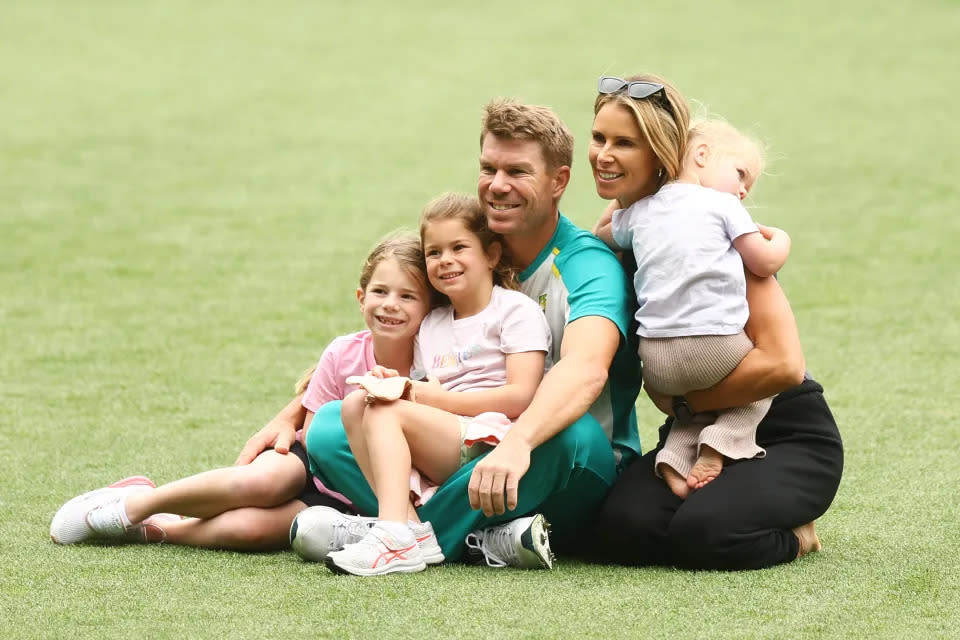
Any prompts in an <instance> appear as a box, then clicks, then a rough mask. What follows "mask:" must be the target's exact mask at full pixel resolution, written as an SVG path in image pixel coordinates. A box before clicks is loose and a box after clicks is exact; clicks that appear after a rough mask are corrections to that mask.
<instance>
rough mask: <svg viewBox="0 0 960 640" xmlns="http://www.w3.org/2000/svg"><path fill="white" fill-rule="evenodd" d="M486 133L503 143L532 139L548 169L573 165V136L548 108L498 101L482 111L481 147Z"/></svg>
mask: <svg viewBox="0 0 960 640" xmlns="http://www.w3.org/2000/svg"><path fill="white" fill-rule="evenodd" d="M487 134H492V135H493V136H494V137H496V138H500V139H503V140H533V141H534V142H536V143H537V144H538V145H539V146H540V150H541V152H542V153H543V159H544V161H545V162H546V164H547V168H548V169H550V170H555V169H559V168H560V167H569V166H571V165H572V164H573V134H571V133H570V130H569V129H567V127H566V125H565V124H563V121H562V120H560V118H559V116H557V114H556V113H554V112H553V110H552V109H550V108H549V107H542V106H539V105H533V104H523V103H520V102H517V101H515V100H510V99H506V98H498V99H496V100H492V101H490V102H489V103H488V104H487V106H486V107H484V110H483V122H482V125H481V127H480V146H481V147H483V141H484V139H485V138H486V137H487Z"/></svg>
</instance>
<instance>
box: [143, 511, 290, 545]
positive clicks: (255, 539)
mask: <svg viewBox="0 0 960 640" xmlns="http://www.w3.org/2000/svg"><path fill="white" fill-rule="evenodd" d="M306 508H307V505H305V504H304V503H303V502H301V501H300V500H290V501H288V502H286V503H285V504H282V505H280V506H278V507H271V508H266V509H264V508H258V507H241V508H239V509H232V510H230V511H225V512H223V513H221V514H219V515H217V516H214V517H212V518H206V519H203V518H188V519H186V520H180V521H175V522H163V523H159V524H157V525H154V526H148V527H145V533H146V535H147V541H148V542H165V543H167V544H176V545H183V546H188V547H202V548H206V549H232V550H236V551H271V550H274V549H287V548H289V546H290V538H289V535H290V525H291V524H292V523H293V519H294V518H295V517H296V515H297V514H298V513H300V512H301V511H303V510H304V509H306Z"/></svg>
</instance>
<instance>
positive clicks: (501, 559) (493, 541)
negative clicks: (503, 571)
mask: <svg viewBox="0 0 960 640" xmlns="http://www.w3.org/2000/svg"><path fill="white" fill-rule="evenodd" d="M464 544H466V545H467V548H469V549H474V550H477V551H479V552H480V553H482V554H483V559H484V560H486V562H487V566H490V567H506V566H507V565H508V564H510V562H516V561H517V559H518V557H517V548H516V544H515V543H514V540H513V532H512V531H511V530H510V527H504V526H499V527H489V528H487V529H481V530H479V531H474V532H472V533H469V534H467V537H466V539H465V540H464Z"/></svg>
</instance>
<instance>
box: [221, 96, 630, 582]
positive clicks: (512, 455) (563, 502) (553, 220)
mask: <svg viewBox="0 0 960 640" xmlns="http://www.w3.org/2000/svg"><path fill="white" fill-rule="evenodd" d="M572 156H573V136H572V135H571V134H570V132H569V131H568V130H567V128H566V127H565V126H564V124H563V123H562V122H561V121H560V119H559V118H558V117H557V116H556V114H554V113H553V112H552V111H551V110H549V109H547V108H545V107H538V106H531V105H524V104H519V103H516V102H512V101H506V100H499V101H494V102H491V103H490V104H488V105H487V107H486V110H485V116H484V120H483V127H482V132H481V150H480V175H479V179H478V185H477V191H478V195H479V198H480V201H481V204H482V206H484V207H485V210H486V213H487V219H488V223H489V225H490V228H491V229H492V230H493V231H495V232H497V233H500V234H502V235H503V236H504V240H505V243H506V245H507V248H508V249H509V251H510V254H511V257H512V259H513V261H514V263H515V264H516V265H517V266H518V267H519V268H520V269H521V272H520V276H519V280H520V282H521V290H522V291H523V292H524V293H525V294H527V295H528V296H530V297H531V298H532V299H534V300H536V301H538V302H539V304H540V305H541V307H542V308H543V309H544V313H545V314H546V317H547V321H548V324H549V325H550V330H551V333H552V335H553V345H554V346H553V353H552V354H551V355H552V360H553V362H554V363H555V364H554V366H553V368H551V369H550V371H549V372H548V373H547V374H546V375H545V376H544V379H543V381H542V382H541V384H540V387H539V388H538V391H537V393H536V395H535V396H534V398H533V401H532V402H531V403H530V406H529V407H528V408H527V410H526V411H524V412H523V414H521V415H520V417H519V418H518V419H517V420H516V423H515V425H514V426H513V428H512V429H511V430H510V431H509V432H508V433H507V435H506V436H505V437H504V439H503V441H502V442H501V443H500V444H499V445H498V446H497V447H495V448H494V449H493V450H492V451H491V452H490V453H489V454H487V455H486V456H484V457H482V458H480V459H478V460H476V461H474V462H473V463H471V464H468V465H466V466H464V467H462V468H461V469H459V470H458V471H457V472H456V473H455V474H454V475H453V476H451V477H450V478H449V479H448V480H447V481H446V482H445V483H444V484H443V486H441V487H440V488H439V489H438V491H437V493H436V494H435V495H434V496H433V497H432V498H431V499H430V500H429V501H428V502H427V503H426V504H425V505H424V506H423V507H421V509H420V510H419V514H420V516H421V519H422V520H424V521H430V522H432V523H433V526H434V529H435V531H436V532H437V538H438V540H439V542H440V546H441V547H442V549H443V553H444V555H445V556H446V557H447V558H448V559H451V560H453V559H456V558H457V557H459V556H460V555H461V553H462V552H463V545H464V539H465V537H466V536H467V534H468V533H470V532H476V533H475V536H476V538H475V541H478V546H481V547H483V550H484V551H485V552H490V553H486V555H487V556H488V561H490V560H491V555H492V556H493V558H492V559H493V560H494V561H495V562H499V561H508V562H509V560H510V559H511V556H513V557H514V558H515V554H514V553H513V551H514V550H513V549H511V548H510V545H511V543H510V539H511V538H512V539H514V540H516V541H518V542H517V544H521V545H524V544H525V545H526V546H528V547H531V544H530V540H529V538H530V537H531V536H533V537H537V534H538V533H540V532H537V531H530V528H531V527H536V526H539V523H541V522H542V518H528V519H527V520H525V521H522V522H521V524H520V525H519V526H513V525H507V526H506V527H500V528H499V529H493V530H491V529H489V527H491V526H492V525H496V524H497V523H501V522H504V521H506V520H511V519H514V518H516V517H517V516H521V515H524V514H530V513H534V512H539V513H542V514H543V515H544V516H545V517H546V519H547V520H549V521H550V522H551V523H552V524H553V546H554V547H555V548H557V549H559V550H562V551H571V552H575V551H576V550H577V548H578V537H579V536H580V535H584V534H587V532H589V529H590V527H589V519H590V518H591V517H592V516H593V514H594V513H595V512H596V510H597V509H598V507H599V505H600V501H601V500H602V499H603V497H604V496H605V495H606V494H607V492H608V490H609V489H610V487H611V486H612V485H613V482H614V479H615V478H616V475H617V469H618V465H622V466H625V465H626V464H627V463H628V462H629V461H630V460H632V459H633V458H634V457H635V456H637V455H638V454H639V453H640V441H639V435H638V433H637V428H636V415H635V413H634V402H635V400H636V397H637V394H638V393H639V389H640V379H639V375H638V372H639V366H638V363H637V362H636V355H635V350H634V349H633V348H631V347H630V346H629V344H628V340H627V335H628V323H629V319H630V301H631V294H630V292H629V291H630V290H629V287H628V285H627V282H626V278H625V275H624V272H623V270H622V268H621V267H620V265H619V263H618V262H617V260H616V257H615V256H614V255H613V253H611V252H610V251H609V250H608V249H607V248H606V247H605V246H604V245H603V243H602V242H600V241H599V240H598V239H597V238H595V237H594V236H593V235H592V234H590V233H589V232H587V231H584V230H582V229H578V228H577V227H576V226H574V225H573V223H572V222H570V221H569V220H568V219H567V218H565V217H563V216H562V215H561V214H560V211H559V203H560V199H561V197H562V196H563V193H564V191H565V190H566V187H567V185H568V184H569V180H570V165H571V164H572V161H573V158H572ZM611 373H612V374H613V375H611ZM298 411H299V409H298V407H297V406H295V405H294V403H291V405H288V407H287V409H285V410H284V412H281V415H280V416H278V417H277V418H276V419H274V421H271V423H270V424H268V425H267V426H266V427H264V429H262V430H261V432H260V433H258V434H257V435H256V436H254V438H252V439H251V440H250V442H248V445H247V447H246V448H245V450H244V453H242V454H241V457H240V459H239V460H238V462H244V461H246V460H247V459H252V455H255V453H256V452H258V451H260V450H262V449H263V448H266V447H269V446H274V448H276V449H277V450H278V451H282V450H283V449H284V448H286V447H287V446H289V443H290V442H291V441H292V434H293V431H292V427H290V426H289V423H290V422H291V421H292V420H291V419H290V416H295V414H296V413H297V412H298ZM306 444H307V449H308V451H309V453H310V457H311V461H312V464H313V466H312V470H313V471H314V472H315V473H316V475H317V476H318V477H320V479H321V480H322V481H323V482H324V483H325V484H326V485H327V486H330V487H332V488H335V489H336V490H338V491H340V492H341V493H343V494H345V495H346V496H348V497H349V498H350V499H351V500H352V501H353V502H354V504H355V505H356V506H357V507H358V508H359V509H361V510H362V511H366V512H370V513H375V512H376V498H375V497H374V496H373V494H372V492H371V491H370V489H369V487H368V486H367V484H366V482H365V481H364V480H363V477H362V475H361V474H360V471H359V469H358V468H357V466H356V463H355V462H354V461H353V458H352V456H351V455H350V449H349V445H348V444H347V440H346V437H345V435H344V433H343V429H342V426H341V425H340V422H339V403H329V404H327V405H325V406H324V407H322V408H321V409H320V411H318V413H317V414H316V416H314V419H313V422H312V424H311V428H310V432H309V437H308V439H307V443H306ZM340 525H341V528H342V525H343V523H340ZM331 527H333V523H331ZM334 528H335V527H334ZM484 528H487V529H486V531H483V529H484ZM478 530H480V531H478ZM496 531H499V533H496ZM329 533H330V535H331V536H333V533H332V532H329ZM524 535H525V536H526V538H527V539H526V540H525V541H523V542H519V540H520V538H521V537H523V536H524ZM504 539H506V540H507V544H506V545H504V544H503V543H502V541H503V540H504ZM497 540H500V542H499V543H498V542H497ZM332 541H333V537H331V544H332V543H333V542H332ZM338 541H339V540H338ZM532 547H536V548H531V551H533V552H534V554H535V555H539V561H540V563H541V564H543V565H545V566H549V564H550V558H549V548H548V547H547V548H546V550H545V551H544V549H543V548H542V547H538V546H537V545H535V544H534V545H532ZM505 556H506V557H505ZM520 564H522V562H521V563H520Z"/></svg>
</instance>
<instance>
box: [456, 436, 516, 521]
mask: <svg viewBox="0 0 960 640" xmlns="http://www.w3.org/2000/svg"><path fill="white" fill-rule="evenodd" d="M529 468H530V447H529V446H528V445H527V444H526V443H525V442H524V441H523V440H521V439H520V438H511V437H510V434H509V433H508V434H507V435H506V436H505V437H504V439H503V441H502V442H501V443H500V444H498V445H497V446H496V448H494V450H493V451H491V452H490V453H488V454H487V456H486V457H485V458H484V459H483V460H481V461H480V462H478V463H477V465H476V466H475V467H474V468H473V475H471V476H470V486H469V487H467V493H468V495H469V496H470V507H471V508H472V509H483V514H484V515H485V516H488V517H489V516H492V515H500V514H502V513H504V511H505V510H507V509H509V510H510V511H513V510H514V509H516V508H517V488H518V487H519V486H520V478H522V477H523V476H524V474H525V473H526V472H527V470H528V469H529ZM504 496H506V502H504ZM504 507H506V509H505V508H504Z"/></svg>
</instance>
